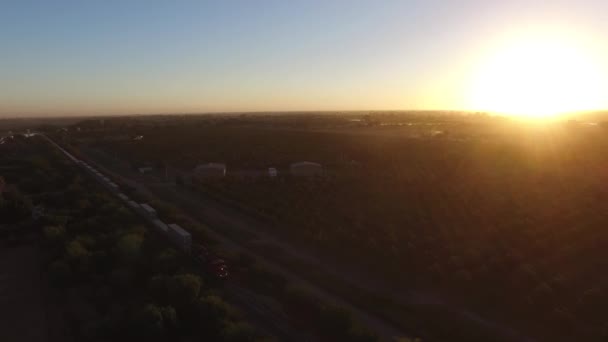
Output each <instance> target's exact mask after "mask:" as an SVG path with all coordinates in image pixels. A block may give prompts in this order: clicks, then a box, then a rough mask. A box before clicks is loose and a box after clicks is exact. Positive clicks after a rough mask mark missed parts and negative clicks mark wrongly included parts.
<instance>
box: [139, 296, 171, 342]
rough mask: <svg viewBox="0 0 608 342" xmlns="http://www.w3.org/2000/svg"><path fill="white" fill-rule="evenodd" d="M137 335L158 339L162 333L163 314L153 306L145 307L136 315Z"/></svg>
mask: <svg viewBox="0 0 608 342" xmlns="http://www.w3.org/2000/svg"><path fill="white" fill-rule="evenodd" d="M137 328H138V334H139V335H140V336H142V337H147V338H158V336H159V335H160V334H162V333H163V331H164V323H163V314H162V311H161V309H160V308H159V307H158V306H156V305H154V304H148V305H146V306H145V307H144V308H143V309H142V310H141V311H140V312H139V313H138V315H137Z"/></svg>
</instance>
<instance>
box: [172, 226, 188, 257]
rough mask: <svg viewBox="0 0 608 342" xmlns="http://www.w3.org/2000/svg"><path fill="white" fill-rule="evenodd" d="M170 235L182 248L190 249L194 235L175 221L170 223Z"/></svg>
mask: <svg viewBox="0 0 608 342" xmlns="http://www.w3.org/2000/svg"><path fill="white" fill-rule="evenodd" d="M169 237H170V238H171V240H173V242H175V243H176V244H177V245H178V246H179V247H180V248H181V249H182V250H184V251H190V247H191V245H192V236H191V235H190V233H188V232H187V231H186V230H184V229H183V228H182V227H180V226H179V225H177V224H175V223H171V224H169Z"/></svg>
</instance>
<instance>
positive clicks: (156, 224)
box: [152, 219, 169, 233]
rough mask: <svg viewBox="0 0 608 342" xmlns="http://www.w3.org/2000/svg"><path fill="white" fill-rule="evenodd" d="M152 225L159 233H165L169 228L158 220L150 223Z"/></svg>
mask: <svg viewBox="0 0 608 342" xmlns="http://www.w3.org/2000/svg"><path fill="white" fill-rule="evenodd" d="M152 223H153V224H154V227H156V229H158V231H159V232H161V233H167V232H168V231H169V226H167V225H166V224H165V223H164V222H163V221H161V220H159V219H156V220H154V221H152Z"/></svg>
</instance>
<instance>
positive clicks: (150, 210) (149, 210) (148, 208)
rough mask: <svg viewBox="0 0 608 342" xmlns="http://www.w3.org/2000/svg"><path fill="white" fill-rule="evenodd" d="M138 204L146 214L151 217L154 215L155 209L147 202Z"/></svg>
mask: <svg viewBox="0 0 608 342" xmlns="http://www.w3.org/2000/svg"><path fill="white" fill-rule="evenodd" d="M140 206H141V208H142V209H143V210H144V212H145V213H146V214H147V215H149V216H151V217H156V210H155V209H154V208H152V207H151V206H150V205H149V204H148V203H141V204H140Z"/></svg>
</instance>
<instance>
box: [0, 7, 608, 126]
mask: <svg viewBox="0 0 608 342" xmlns="http://www.w3.org/2000/svg"><path fill="white" fill-rule="evenodd" d="M534 35H541V36H546V37H553V38H555V37H557V38H556V39H558V40H560V39H562V38H563V39H564V40H568V41H574V42H576V44H575V45H577V46H579V47H580V46H582V48H580V49H582V50H585V52H584V54H585V56H590V57H589V58H590V60H594V61H600V62H597V63H596V62H594V63H596V64H594V67H593V69H589V68H587V69H588V70H592V71H591V72H592V73H595V74H597V75H602V77H603V75H604V72H605V71H606V69H608V66H607V65H605V64H607V63H608V52H607V51H606V48H605V47H604V46H605V45H608V44H606V37H608V1H604V0H595V1H592V0H588V1H585V0H579V1H574V0H573V1H563V0H562V1H560V0H553V1H523V0H511V1H502V0H501V1H492V0H458V1H456V0H450V1H448V0H444V1H435V0H410V1H408V0H395V1H391V0H367V1H362V0H306V1H300V0H289V1H285V0H242V1H239V0H217V1H204V0H198V1H185V0H173V1H170V0H162V1H161V0H158V1H157V0H142V1H135V0H119V1H117V0H104V1H102V0H97V1H94V0H91V1H88V0H87V1H82V0H74V1H67V0H53V1H48V0H41V1H32V0H15V1H13V0H8V1H6V0H0V116H3V117H18V116H26V115H35V116H40V115H84V114H95V115H98V114H135V113H139V114H144V113H197V112H224V111H237V112H240V111H314V110H339V111H341V110H388V109H391V110H400V109H402V110H410V109H412V110H419V109H433V110H434V109H454V110H478V109H479V110H481V109H483V108H474V107H475V104H474V103H473V104H472V103H471V102H469V101H468V99H469V98H470V97H471V96H470V95H471V94H470V92H471V89H472V88H474V87H473V86H471V84H472V83H474V79H475V77H476V76H475V75H476V74H477V73H479V69H483V68H481V67H480V66H481V65H486V64H488V63H486V61H487V60H488V59H491V58H492V57H491V56H493V54H496V51H501V47H502V46H503V45H505V46H506V45H508V44H510V42H513V41H517V40H518V39H520V40H522V39H524V38H526V37H528V36H534ZM522 37H523V38H522ZM582 50H581V51H582ZM602 61H603V62H602ZM490 64H491V63H490ZM497 68H499V69H500V68H501V67H500V66H498V67H497ZM606 75H608V73H606ZM606 99H608V96H606ZM593 105H595V106H599V105H604V103H594V104H593ZM607 107H608V106H607ZM598 109H599V108H598Z"/></svg>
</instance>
